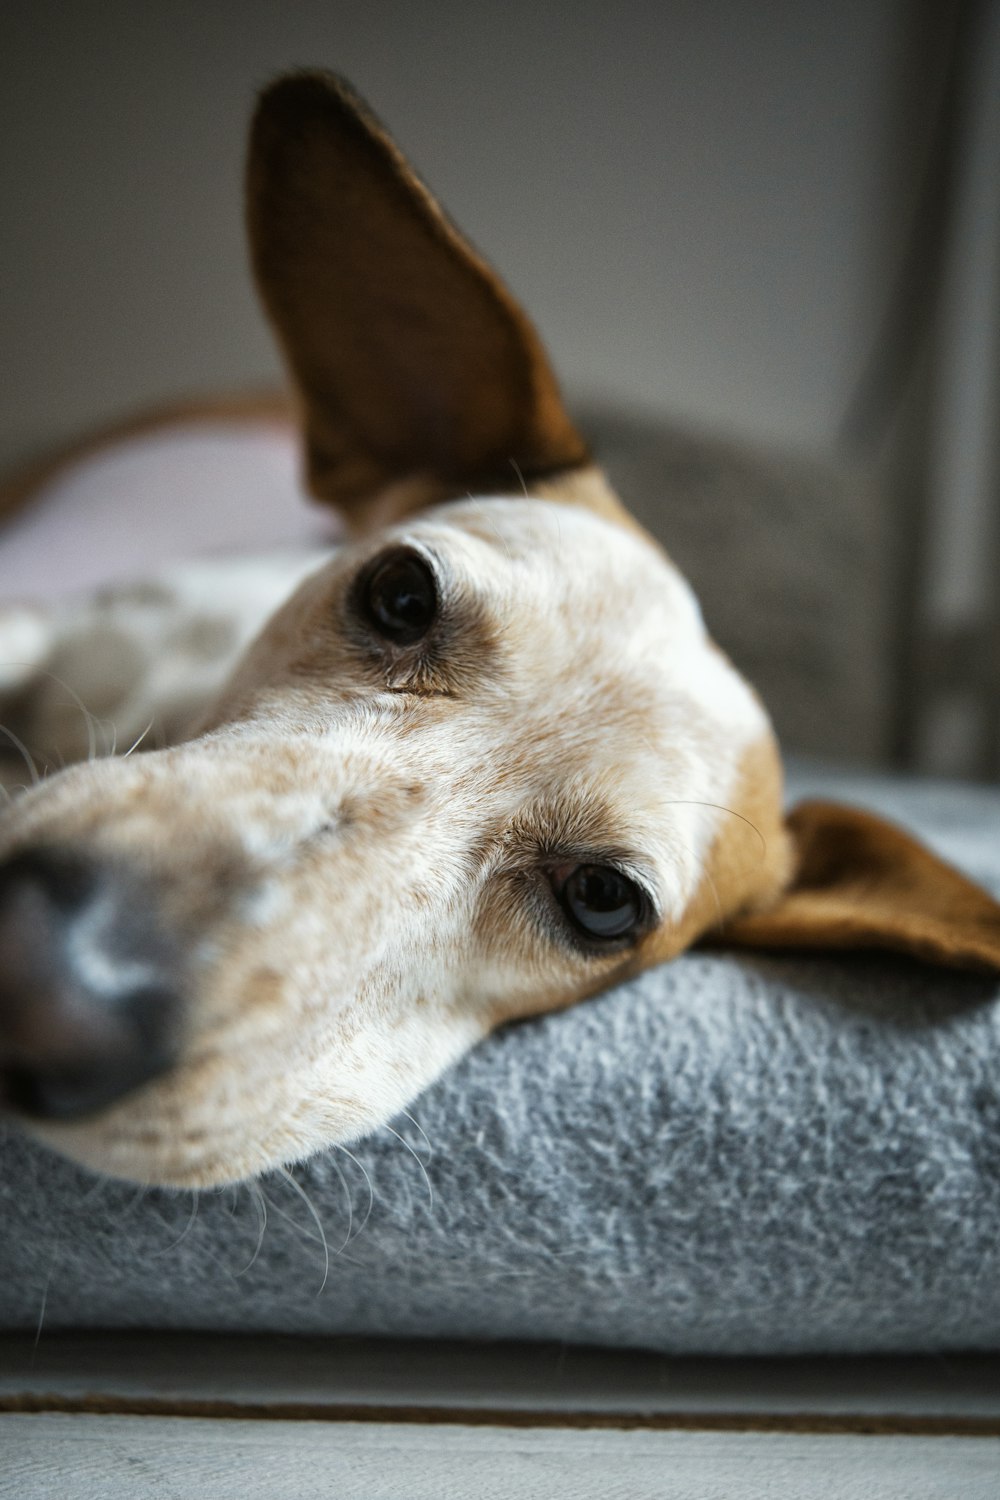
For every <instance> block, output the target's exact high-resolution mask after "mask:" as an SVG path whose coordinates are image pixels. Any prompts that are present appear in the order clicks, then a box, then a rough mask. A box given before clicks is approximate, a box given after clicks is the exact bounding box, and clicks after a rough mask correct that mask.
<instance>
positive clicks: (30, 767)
mask: <svg viewBox="0 0 1000 1500" xmlns="http://www.w3.org/2000/svg"><path fill="white" fill-rule="evenodd" d="M0 734H5V735H6V736H7V738H8V739H9V740H10V742H11V744H12V745H13V746H14V749H15V750H17V751H18V752H19V754H20V756H21V759H22V760H23V761H24V764H25V766H26V767H27V771H28V775H29V776H30V777H31V784H32V786H38V784H39V782H41V781H42V780H43V779H44V778H43V777H42V776H41V775H40V774H39V770H38V767H37V766H36V764H35V762H34V760H33V759H32V756H31V752H30V751H29V749H28V747H27V745H25V743H24V741H23V740H19V739H18V737H17V735H16V734H15V733H14V731H13V729H8V728H7V725H6V724H0ZM21 790H22V791H26V790H27V788H26V787H24V786H22V787H21Z"/></svg>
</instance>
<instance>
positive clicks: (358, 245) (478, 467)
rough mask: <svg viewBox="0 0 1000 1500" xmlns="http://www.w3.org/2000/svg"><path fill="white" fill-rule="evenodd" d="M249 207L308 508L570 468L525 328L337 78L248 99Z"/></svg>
mask: <svg viewBox="0 0 1000 1500" xmlns="http://www.w3.org/2000/svg"><path fill="white" fill-rule="evenodd" d="M247 211H248V219H249V229H250V243H251V249H252V256H253V264H254V270H255V273H256V277H257V283H258V286H259V288H260V292H261V296H262V298H263V301H264V305H265V307H266V309H267V311H268V313H269V315H270V317H271V319H272V321H273V323H274V326H275V328H276V330H277V333H278V337H279V339H280V341H281V344H282V346H283V348H284V352H285V355H286V357H287V360H288V363H289V365H290V367H291V371H292V374H293V376H294V378H295V381H296V383H297V386H298V389H299V393H300V396H301V398H302V401H303V403H304V414H305V426H306V440H307V452H308V468H309V480H310V484H311V487H312V489H313V490H314V492H315V493H316V495H317V496H319V497H320V498H321V499H326V500H331V501H334V502H336V503H337V504H338V505H340V506H342V507H344V508H345V509H346V510H347V512H348V514H349V515H350V516H351V517H352V519H355V520H358V521H361V522H364V521H365V520H366V519H367V517H366V516H365V515H364V514H363V508H364V501H365V500H366V499H368V498H369V497H371V496H373V495H377V494H378V492H380V491H382V492H384V491H386V490H387V489H388V488H389V487H392V486H401V485H402V484H403V482H405V489H406V494H405V497H402V496H401V500H402V502H403V503H402V508H412V506H413V505H414V504H422V503H426V502H428V501H430V500H433V499H440V498H444V497H446V496H450V495H459V494H464V493H465V492H466V491H467V490H472V489H479V490H483V489H489V488H501V489H503V490H508V489H512V488H517V489H519V488H520V482H519V479H518V472H520V473H521V474H523V475H524V476H526V477H531V476H542V475H547V474H551V473H553V472H555V471H558V470H560V469H566V468H571V467H574V466H577V465H579V464H582V463H585V462H586V460H587V451H586V447H585V444H584V443H583V440H582V439H581V438H580V436H579V434H578V433H577V432H576V431H575V429H574V427H573V425H572V423H571V422H570V420H569V418H568V416H567V415H566V412H565V410H564V408H563V405H562V401H561V398H560V395H559V390H558V387H557V385H556V381H555V377H554V376H553V374H552V370H551V368H550V366H549V364H548V361H547V359H546V357H545V354H544V352H543V350H542V347H541V344H540V342H539V340H538V336H537V334H536V333H535V331H534V329H533V328H532V326H531V324H530V322H529V321H528V319H527V317H526V316H525V314H524V313H523V312H522V310H521V308H520V307H519V306H518V304H517V303H516V302H515V301H514V299H513V298H512V297H511V295H510V293H509V292H508V291H507V289H506V288H505V287H504V286H503V284H502V283H501V282H500V281H499V279H498V278H497V276H496V275H495V274H494V273H493V271H491V270H490V268H489V267H488V266H487V265H486V264H485V262H484V261H482V260H481V259H480V257H479V256H478V255H477V254H476V252H475V251H474V250H473V249H472V248H471V246H470V245H469V244H468V243H467V242H466V241H465V240H464V239H463V238H462V236H461V235H460V234H459V232H458V230H457V229H456V228H455V227H454V225H453V224H451V223H450V222H449V221H448V219H447V218H446V217H445V215H444V213H443V212H442V210H441V208H440V207H439V205H438V204H437V203H436V202H435V200H434V198H433V197H432V196H431V194H430V193H429V192H428V190H427V189H426V187H424V185H423V183H422V182H421V181H420V180H419V178H418V177H417V176H416V174H415V172H414V171H413V169H412V167H410V166H409V164H408V163H407V162H406V160H405V159H404V158H403V156H402V155H401V153H400V152H399V150H398V149H397V147H396V145H395V144H394V142H393V141H392V140H391V139H390V138H389V136H388V135H387V134H386V132H385V131H384V130H383V128H382V126H381V125H380V124H379V123H378V121H377V120H376V119H375V117H374V116H373V115H372V114H371V112H370V111H369V109H368V108H367V106H366V105H365V104H364V103H363V101H362V100H360V99H359V98H358V96H357V95H356V94H355V93H354V92H353V91H352V89H351V88H350V86H349V85H348V84H346V83H345V82H344V81H343V80H342V79H339V78H336V77H334V76H332V75H330V74H326V73H302V74H296V75H293V76H292V77H289V78H283V79H280V80H279V81H278V82H277V83H275V84H273V85H272V86H271V87H270V88H269V89H267V90H266V91H265V92H264V94H263V95H262V97H261V100H260V103H259V105H258V108H257V113H256V116H255V118H254V122H253V128H252V133H251V139H250V158H249V168H248V181H247ZM376 519H377V520H384V519H385V515H384V514H380V515H378V516H377V517H376Z"/></svg>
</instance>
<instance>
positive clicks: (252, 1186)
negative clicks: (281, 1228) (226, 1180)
mask: <svg viewBox="0 0 1000 1500" xmlns="http://www.w3.org/2000/svg"><path fill="white" fill-rule="evenodd" d="M247 1190H248V1192H249V1194H250V1198H251V1201H252V1202H253V1205H254V1207H255V1208H256V1210H257V1225H258V1229H257V1243H256V1245H255V1246H254V1248H253V1254H252V1255H251V1257H250V1259H249V1260H248V1261H247V1263H246V1265H245V1266H241V1267H240V1269H239V1270H238V1271H234V1272H233V1276H234V1277H237V1278H238V1277H240V1276H245V1275H246V1274H247V1272H248V1271H249V1270H250V1269H251V1267H252V1266H254V1265H255V1264H256V1262H257V1257H258V1256H259V1255H260V1252H261V1249H262V1248H263V1244H264V1232H265V1230H266V1229H267V1198H266V1197H265V1195H264V1189H263V1188H262V1187H261V1186H260V1183H258V1182H248V1183H247Z"/></svg>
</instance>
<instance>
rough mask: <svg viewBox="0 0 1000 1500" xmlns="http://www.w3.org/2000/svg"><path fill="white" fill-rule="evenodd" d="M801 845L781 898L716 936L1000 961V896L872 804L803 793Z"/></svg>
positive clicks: (794, 825)
mask: <svg viewBox="0 0 1000 1500" xmlns="http://www.w3.org/2000/svg"><path fill="white" fill-rule="evenodd" d="M788 828H789V831H790V833H791V834H792V837H793V840H794V843H795V846H796V850H797V870H796V874H795V877H794V879H793V881H792V884H791V886H790V888H789V889H788V890H787V891H786V892H785V894H784V895H783V896H782V897H781V899H780V900H779V901H778V903H777V904H776V905H775V906H772V907H770V908H768V909H767V910H765V911H760V912H755V913H753V914H752V915H750V916H745V917H738V918H736V920H735V921H733V922H730V923H729V924H728V925H727V926H726V927H725V928H723V930H722V931H721V933H719V934H718V938H717V941H719V942H722V943H725V944H738V945H745V946H747V947H752V948H891V949H895V950H897V951H899V952H902V953H909V954H912V955H913V956H914V957H915V958H921V959H925V960H926V961H927V962H928V963H934V964H943V965H946V966H948V967H952V968H961V969H986V970H991V971H997V970H1000V903H997V902H996V901H994V900H993V898H992V896H990V895H988V894H987V893H986V891H984V890H982V889H981V887H979V886H978V885H974V884H973V882H972V881H971V880H967V879H966V878H965V876H964V875H960V874H959V872H958V871H957V870H955V869H953V868H952V866H951V865H948V864H945V862H944V860H942V859H938V857H937V856H936V855H934V854H932V853H931V852H930V850H929V849H925V848H924V847H923V845H922V844H918V843H917V841H916V840H915V839H913V838H911V837H910V836H909V834H906V833H904V832H903V831H902V829H900V828H896V827H895V826H894V825H893V824H891V823H886V822H884V821H883V820H882V819H881V818H877V817H875V816H874V815H873V814H872V813H867V812H860V811H857V810H855V809H853V808H847V807H838V806H836V805H835V804H833V803H829V802H804V803H802V804H801V805H800V806H799V807H797V808H796V809H795V811H794V812H793V813H792V814H791V815H790V817H789V819H788Z"/></svg>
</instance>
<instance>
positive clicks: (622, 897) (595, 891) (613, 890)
mask: <svg viewBox="0 0 1000 1500" xmlns="http://www.w3.org/2000/svg"><path fill="white" fill-rule="evenodd" d="M562 899H563V905H564V906H565V908H566V910H567V912H568V913H569V915H570V916H571V917H572V919H573V921H574V922H575V923H576V925H577V926H578V927H580V928H581V929H582V930H583V931H584V932H585V933H587V935H588V936H589V937H595V938H618V937H624V936H625V934H626V933H628V932H631V931H632V929H633V928H634V927H636V926H637V925H638V922H639V920H640V917H641V915H642V897H641V896H640V895H639V892H638V890H637V889H636V887H635V886H634V885H633V883H632V881H631V880H629V879H628V877H627V876H625V875H623V874H622V873H621V872H620V871H619V870H614V869H612V868H611V867H610V865H580V866H579V867H578V868H577V869H575V870H574V871H573V873H572V875H570V877H569V879H568V880H567V881H566V884H565V885H564V886H563V890H562Z"/></svg>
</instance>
